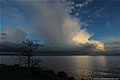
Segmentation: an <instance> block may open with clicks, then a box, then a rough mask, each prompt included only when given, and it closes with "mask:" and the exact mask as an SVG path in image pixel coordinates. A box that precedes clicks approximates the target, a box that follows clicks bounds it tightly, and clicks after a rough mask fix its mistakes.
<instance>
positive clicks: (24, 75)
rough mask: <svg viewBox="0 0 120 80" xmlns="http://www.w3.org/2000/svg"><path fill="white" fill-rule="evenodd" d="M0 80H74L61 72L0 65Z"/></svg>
mask: <svg viewBox="0 0 120 80" xmlns="http://www.w3.org/2000/svg"><path fill="white" fill-rule="evenodd" d="M0 80H76V79H75V78H74V77H68V76H67V74H66V73H65V72H63V71H61V72H58V73H57V74H56V73H55V72H54V71H52V70H43V69H42V68H38V67H34V68H27V67H20V66H19V65H4V64H0Z"/></svg>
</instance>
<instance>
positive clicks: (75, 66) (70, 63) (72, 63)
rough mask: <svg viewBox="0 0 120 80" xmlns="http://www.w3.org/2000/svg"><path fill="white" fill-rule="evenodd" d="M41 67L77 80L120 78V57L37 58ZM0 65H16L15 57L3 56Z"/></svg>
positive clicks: (0, 58)
mask: <svg viewBox="0 0 120 80" xmlns="http://www.w3.org/2000/svg"><path fill="white" fill-rule="evenodd" d="M36 58H40V59H41V60H42V62H41V65H40V67H42V68H43V69H52V70H54V71H55V72H58V71H65V72H66V73H68V75H69V76H74V77H75V78H77V79H80V78H81V77H84V78H92V77H120V56H37V57H36ZM0 63H3V64H14V63H16V60H15V57H14V56H12V57H10V56H1V57H0Z"/></svg>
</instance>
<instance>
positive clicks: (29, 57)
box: [20, 40, 42, 68]
mask: <svg viewBox="0 0 120 80" xmlns="http://www.w3.org/2000/svg"><path fill="white" fill-rule="evenodd" d="M23 44H24V48H22V51H23V56H24V57H25V58H21V60H20V61H21V62H22V63H23V64H25V65H26V64H27V67H28V68H30V67H35V66H36V65H38V64H39V63H40V62H41V60H40V59H37V58H35V57H34V56H35V52H36V50H38V49H39V47H40V46H42V45H40V42H39V41H35V40H34V41H33V40H25V41H23Z"/></svg>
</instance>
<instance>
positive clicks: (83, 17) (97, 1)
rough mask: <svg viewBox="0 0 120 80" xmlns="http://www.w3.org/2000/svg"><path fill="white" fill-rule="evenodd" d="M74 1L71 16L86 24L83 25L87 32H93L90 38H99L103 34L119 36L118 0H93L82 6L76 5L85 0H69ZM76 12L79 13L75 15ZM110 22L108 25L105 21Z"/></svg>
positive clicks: (119, 3) (119, 4)
mask: <svg viewBox="0 0 120 80" xmlns="http://www.w3.org/2000/svg"><path fill="white" fill-rule="evenodd" d="M69 1H73V2H75V4H74V5H69V6H73V7H74V8H73V9H72V13H70V15H71V16H74V17H77V18H78V19H80V21H83V22H85V23H87V24H88V26H83V27H85V28H87V30H88V32H90V33H94V35H93V37H92V38H91V39H96V40H99V39H101V38H103V37H104V36H114V37H120V15H119V14H120V1H119V0H109V1H108V0H93V1H92V2H90V3H88V4H87V5H86V6H83V7H78V6H77V7H76V6H75V5H76V4H82V3H84V2H85V1H87V0H80V1H78V0H69ZM76 13H78V14H79V15H77V16H76ZM108 22H109V23H110V24H109V26H108V25H107V23H108ZM108 27H109V29H108Z"/></svg>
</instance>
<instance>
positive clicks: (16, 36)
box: [0, 27, 26, 43]
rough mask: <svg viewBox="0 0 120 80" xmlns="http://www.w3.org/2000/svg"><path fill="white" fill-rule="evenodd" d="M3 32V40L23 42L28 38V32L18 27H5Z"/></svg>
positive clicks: (0, 37)
mask: <svg viewBox="0 0 120 80" xmlns="http://www.w3.org/2000/svg"><path fill="white" fill-rule="evenodd" d="M3 32H4V33H2V34H1V35H0V39H1V41H10V42H14V43H21V42H22V41H24V40H25V39H26V33H25V32H24V31H23V30H21V29H19V28H17V27H4V28H3Z"/></svg>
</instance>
